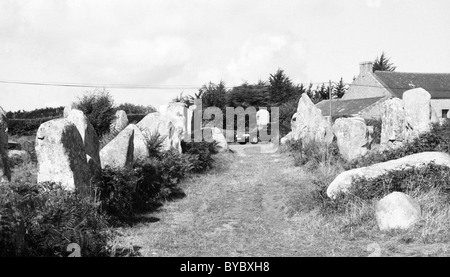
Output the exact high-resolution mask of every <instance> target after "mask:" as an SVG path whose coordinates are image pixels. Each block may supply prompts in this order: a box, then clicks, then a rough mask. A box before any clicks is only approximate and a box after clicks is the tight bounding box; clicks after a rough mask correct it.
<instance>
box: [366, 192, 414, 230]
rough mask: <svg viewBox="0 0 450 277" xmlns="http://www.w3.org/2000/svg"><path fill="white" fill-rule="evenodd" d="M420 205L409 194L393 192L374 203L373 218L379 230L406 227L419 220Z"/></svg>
mask: <svg viewBox="0 0 450 277" xmlns="http://www.w3.org/2000/svg"><path fill="white" fill-rule="evenodd" d="M420 217H421V210H420V205H419V203H417V201H416V200H414V199H413V198H412V197H410V196H409V195H406V194H404V193H401V192H393V193H391V194H389V195H387V196H385V197H383V198H382V199H381V200H380V201H378V202H377V204H376V210H375V218H376V220H377V223H378V227H379V228H380V230H381V231H388V230H392V229H403V230H405V229H408V228H410V227H411V226H412V225H414V224H415V223H416V222H418V221H419V220H420Z"/></svg>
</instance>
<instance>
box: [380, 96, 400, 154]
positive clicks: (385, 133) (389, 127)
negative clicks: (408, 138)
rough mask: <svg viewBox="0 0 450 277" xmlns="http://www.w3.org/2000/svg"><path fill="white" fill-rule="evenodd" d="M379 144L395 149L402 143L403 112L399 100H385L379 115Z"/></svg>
mask: <svg viewBox="0 0 450 277" xmlns="http://www.w3.org/2000/svg"><path fill="white" fill-rule="evenodd" d="M381 121H382V123H381V140H380V144H390V145H392V146H393V147H397V146H398V145H399V144H401V143H403V141H404V134H403V133H404V126H405V110H404V109H403V102H402V100H401V99H399V98H393V99H390V100H387V101H385V102H384V104H383V110H382V113H381Z"/></svg>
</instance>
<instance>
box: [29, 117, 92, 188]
mask: <svg viewBox="0 0 450 277" xmlns="http://www.w3.org/2000/svg"><path fill="white" fill-rule="evenodd" d="M84 149H85V148H84V143H83V139H82V138H81V135H80V133H79V132H78V130H77V127H75V125H74V124H73V123H72V122H70V121H69V120H67V119H54V120H50V121H47V122H45V123H43V124H41V126H40V127H39V129H38V131H37V134H36V155H37V160H38V176H37V181H38V183H42V182H54V183H60V184H61V185H62V186H63V187H64V188H66V189H67V190H71V191H74V190H83V189H85V188H87V187H88V186H89V182H90V177H91V175H90V170H89V166H88V164H87V160H86V151H85V150H84Z"/></svg>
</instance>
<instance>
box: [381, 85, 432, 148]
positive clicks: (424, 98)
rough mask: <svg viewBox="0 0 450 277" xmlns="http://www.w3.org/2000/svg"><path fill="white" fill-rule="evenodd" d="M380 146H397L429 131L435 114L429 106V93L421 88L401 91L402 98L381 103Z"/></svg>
mask: <svg viewBox="0 0 450 277" xmlns="http://www.w3.org/2000/svg"><path fill="white" fill-rule="evenodd" d="M381 120H382V127H381V146H382V148H383V149H386V148H397V147H399V146H402V145H403V144H404V143H406V142H409V141H412V140H413V139H415V138H417V137H418V136H419V135H420V134H423V133H426V132H429V131H430V130H431V128H432V123H435V122H436V121H437V116H436V113H435V111H434V110H433V108H432V107H431V95H430V94H429V93H428V92H427V91H426V90H424V89H422V88H417V89H411V90H408V91H405V92H404V93H403V99H402V100H400V99H398V98H394V99H390V100H388V101H386V102H385V103H384V105H383V111H382V117H381Z"/></svg>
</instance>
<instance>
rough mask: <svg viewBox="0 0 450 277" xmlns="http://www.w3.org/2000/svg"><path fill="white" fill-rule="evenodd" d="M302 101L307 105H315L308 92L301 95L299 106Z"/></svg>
mask: <svg viewBox="0 0 450 277" xmlns="http://www.w3.org/2000/svg"><path fill="white" fill-rule="evenodd" d="M301 103H303V104H304V105H307V106H314V103H313V102H312V101H311V98H309V96H308V94H307V93H303V94H302V97H300V100H299V101H298V107H300V104H301ZM298 107H297V111H299V110H298Z"/></svg>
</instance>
